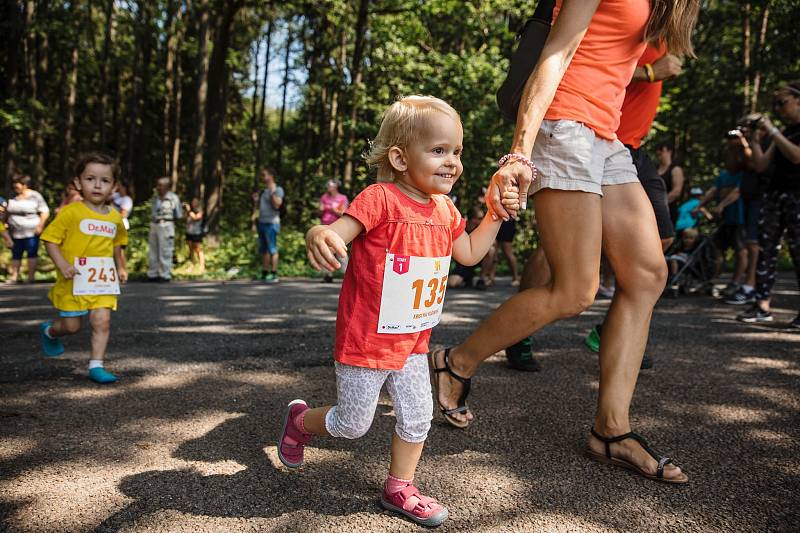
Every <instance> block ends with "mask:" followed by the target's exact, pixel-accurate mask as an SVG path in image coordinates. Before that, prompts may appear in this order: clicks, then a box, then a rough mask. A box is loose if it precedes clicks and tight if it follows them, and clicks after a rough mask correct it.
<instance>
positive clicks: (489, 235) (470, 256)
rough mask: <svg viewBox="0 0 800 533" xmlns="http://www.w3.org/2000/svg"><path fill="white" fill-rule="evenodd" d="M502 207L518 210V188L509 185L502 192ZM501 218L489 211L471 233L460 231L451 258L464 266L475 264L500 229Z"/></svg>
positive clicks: (481, 257) (482, 256) (485, 252)
mask: <svg viewBox="0 0 800 533" xmlns="http://www.w3.org/2000/svg"><path fill="white" fill-rule="evenodd" d="M501 203H502V204H503V207H506V208H507V209H509V210H513V211H517V210H519V189H518V188H517V187H510V188H508V189H507V190H506V191H505V192H504V193H503V199H502V200H501ZM502 222H503V221H502V220H500V218H499V217H497V218H495V217H493V216H491V215H490V214H489V213H487V214H486V216H485V217H483V220H482V221H481V223H480V225H479V226H478V227H477V228H475V231H473V232H472V233H469V234H468V233H466V232H464V233H462V234H461V236H460V237H459V238H458V239H456V240H455V242H454V243H453V258H454V259H455V260H456V261H458V262H459V263H461V264H462V265H464V266H472V265H477V264H478V263H479V262H480V261H481V259H483V258H484V257H485V256H486V254H487V253H488V252H489V248H491V247H492V244H493V243H494V241H495V239H496V238H497V231H498V230H499V229H500V224H502Z"/></svg>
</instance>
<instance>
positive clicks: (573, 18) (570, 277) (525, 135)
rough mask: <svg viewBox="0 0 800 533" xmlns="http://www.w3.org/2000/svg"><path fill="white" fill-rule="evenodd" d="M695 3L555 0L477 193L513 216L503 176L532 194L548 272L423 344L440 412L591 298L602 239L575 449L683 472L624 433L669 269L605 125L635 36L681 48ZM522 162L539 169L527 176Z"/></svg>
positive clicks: (673, 475)
mask: <svg viewBox="0 0 800 533" xmlns="http://www.w3.org/2000/svg"><path fill="white" fill-rule="evenodd" d="M698 10H699V0H602V1H601V0H559V1H557V2H556V7H555V10H554V16H553V19H554V22H553V26H552V29H551V31H550V35H549V37H548V39H547V43H546V44H545V46H544V49H543V51H542V54H541V57H540V59H539V63H538V64H537V65H536V68H535V69H534V71H533V73H532V74H531V76H530V78H529V79H528V82H527V84H526V86H525V90H524V92H523V95H522V101H521V103H520V107H519V113H518V114H517V123H516V128H515V131H514V140H513V143H512V148H511V151H510V154H509V156H508V157H504V158H503V162H502V163H501V168H500V169H499V170H498V171H497V173H496V174H495V175H494V176H493V177H492V182H491V187H490V188H489V192H488V193H487V204H488V205H489V206H491V208H492V210H493V212H494V214H495V215H496V216H500V217H502V218H504V219H507V218H508V217H513V216H516V215H517V213H516V212H510V211H508V210H505V209H503V207H502V206H501V205H500V198H501V196H502V195H501V192H502V191H503V190H504V187H505V186H507V185H510V184H516V185H519V188H520V199H521V200H522V201H523V202H524V199H525V198H526V197H527V193H531V194H534V202H535V206H536V215H537V222H538V226H539V232H540V237H541V245H542V246H543V247H544V250H545V254H546V256H547V258H548V260H549V262H550V266H551V269H552V273H553V277H552V279H553V281H552V283H550V284H549V285H546V286H544V287H537V288H533V289H529V290H526V291H522V292H520V293H519V294H517V295H515V296H513V297H512V298H510V299H509V300H508V301H507V302H505V303H504V304H503V305H502V306H500V307H499V308H498V309H497V311H495V312H494V313H493V314H492V315H491V316H489V317H488V318H487V319H486V320H485V321H484V322H483V323H482V324H481V325H480V326H479V327H478V328H477V329H476V330H475V331H474V332H473V333H472V334H471V335H470V336H469V337H468V338H467V339H466V341H464V342H463V343H462V344H460V345H458V346H455V347H452V348H449V349H448V350H442V351H436V352H433V353H432V354H431V359H432V365H433V367H434V368H435V369H436V370H438V371H437V372H436V373H435V378H434V385H435V389H436V399H437V401H438V402H439V406H440V409H441V410H442V412H443V413H444V415H445V417H446V418H447V420H448V422H450V423H451V424H453V425H455V426H457V427H464V426H466V425H468V424H469V423H470V422H471V421H472V420H473V418H474V417H473V415H472V413H471V412H470V411H469V409H468V407H467V406H466V396H467V393H468V392H469V381H468V380H469V378H470V377H471V376H472V375H474V374H475V372H476V371H477V368H478V366H479V365H480V364H481V362H482V361H483V360H485V359H486V358H488V357H489V356H491V355H492V354H494V353H496V352H498V351H499V350H502V349H503V348H505V347H506V346H509V345H511V344H513V343H515V342H517V341H519V340H520V339H523V338H525V337H527V336H529V335H531V334H533V333H534V332H536V331H538V330H539V329H541V328H542V327H544V326H545V325H547V324H549V323H551V322H554V321H556V320H559V319H562V318H567V317H571V316H574V315H577V314H579V313H581V312H582V311H584V310H585V309H586V308H587V307H589V306H590V305H591V304H592V302H593V301H594V297H595V294H596V291H597V287H598V283H599V275H598V274H599V268H600V253H601V244H602V251H603V253H604V254H605V255H606V257H607V258H608V260H609V261H610V262H611V266H612V267H613V269H614V272H615V274H616V276H617V290H616V294H615V296H614V300H613V302H612V305H611V308H610V311H609V313H608V317H607V319H606V321H605V323H604V326H603V342H602V343H601V351H600V389H599V394H598V406H597V411H596V414H595V417H594V423H593V427H592V431H591V434H590V436H589V438H588V443H587V447H586V454H587V455H588V456H589V457H591V458H593V459H596V460H598V461H601V462H605V463H610V464H614V465H617V466H621V467H624V468H628V469H631V470H634V471H635V472H637V473H639V474H641V475H643V476H645V477H647V478H650V479H654V480H657V481H664V482H669V483H685V482H686V481H688V477H687V476H686V474H685V473H683V472H682V471H681V469H680V468H678V467H677V466H676V465H675V464H673V463H672V461H671V460H670V459H669V458H666V457H661V456H660V455H659V454H657V453H656V452H654V451H653V450H652V449H650V448H649V446H648V445H647V444H646V442H645V441H644V439H643V438H642V437H640V436H639V435H637V434H635V433H632V432H631V427H630V421H629V416H628V411H629V408H630V403H631V399H632V397H633V391H634V388H635V385H636V378H637V376H638V370H639V365H640V362H641V359H642V356H643V353H644V348H645V344H646V342H647V334H648V330H649V325H650V316H651V314H652V311H653V307H654V305H655V303H656V301H657V300H658V298H659V296H660V294H661V292H662V290H663V288H664V285H665V283H666V277H667V271H666V264H665V262H664V261H663V255H662V253H661V242H660V239H659V235H658V230H657V227H656V221H655V217H654V215H653V209H652V207H651V205H650V203H649V201H648V199H647V196H646V194H645V192H644V190H643V189H642V187H641V184H640V183H639V181H638V179H637V177H636V171H635V169H634V168H633V165H632V162H631V159H630V155H629V153H628V151H627V149H626V148H625V147H624V146H623V145H622V143H620V142H619V140H617V139H616V135H615V133H614V132H615V131H616V130H617V126H618V125H619V116H620V108H621V106H622V101H623V99H624V96H625V86H626V85H627V84H628V82H629V81H630V79H631V76H632V74H633V72H634V69H635V68H636V62H637V60H638V58H639V56H640V55H641V54H642V52H643V51H644V49H645V46H646V44H647V43H648V42H649V43H654V44H655V43H659V42H663V43H664V44H666V46H667V48H668V49H669V50H670V51H671V52H672V53H675V54H679V55H680V54H689V55H691V54H692V48H691V42H690V36H691V32H692V29H693V28H694V24H695V22H696V20H697V14H698ZM528 158H530V159H528ZM531 160H532V161H533V164H535V165H536V166H537V167H538V176H537V177H536V179H535V180H533V182H532V178H533V170H532V168H531V166H532V165H531V164H530V163H531ZM522 208H523V209H524V208H525V204H524V203H522Z"/></svg>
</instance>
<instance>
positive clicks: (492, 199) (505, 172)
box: [486, 161, 533, 220]
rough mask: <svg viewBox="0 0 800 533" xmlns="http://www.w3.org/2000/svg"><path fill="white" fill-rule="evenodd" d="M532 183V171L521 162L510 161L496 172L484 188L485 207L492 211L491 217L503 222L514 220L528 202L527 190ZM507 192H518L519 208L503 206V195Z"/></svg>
mask: <svg viewBox="0 0 800 533" xmlns="http://www.w3.org/2000/svg"><path fill="white" fill-rule="evenodd" d="M532 181H533V171H532V170H531V168H530V167H529V166H528V165H526V164H525V163H523V162H521V161H511V162H509V163H507V164H505V165H503V166H502V167H500V169H498V170H497V172H495V173H494V175H493V176H492V179H491V181H490V182H489V186H488V187H487V188H486V205H487V206H489V208H490V210H491V211H492V216H493V217H494V216H498V217H500V218H502V219H503V220H508V219H509V218H512V217H513V218H516V217H517V214H518V213H519V210H520V209H525V208H526V207H527V202H528V188H530V186H531V182H532ZM508 191H515V192H516V191H518V197H519V207H518V208H517V209H513V208H512V207H511V206H509V207H508V208H506V206H504V205H503V202H502V200H503V197H504V196H503V194H504V192H508Z"/></svg>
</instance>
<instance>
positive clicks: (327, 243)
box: [306, 215, 364, 272]
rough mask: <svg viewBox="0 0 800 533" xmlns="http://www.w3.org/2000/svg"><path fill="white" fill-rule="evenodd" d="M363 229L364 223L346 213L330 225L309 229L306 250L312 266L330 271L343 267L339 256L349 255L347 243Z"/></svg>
mask: <svg viewBox="0 0 800 533" xmlns="http://www.w3.org/2000/svg"><path fill="white" fill-rule="evenodd" d="M362 231H364V226H363V224H361V222H359V221H358V220H357V219H355V218H354V217H351V216H350V215H344V216H343V217H342V218H340V219H339V220H337V221H336V222H334V223H333V224H331V225H329V226H324V225H322V224H320V225H317V226H314V227H313V228H311V229H310V230H308V233H306V250H307V252H308V260H309V261H310V262H311V266H313V267H314V268H316V269H317V270H328V271H330V272H333V271H334V270H336V269H337V268H341V266H342V265H341V263H339V260H338V259H337V258H338V257H345V256H346V255H347V245H348V244H349V243H350V242H351V241H352V240H353V239H355V238H356V237H357V236H358V234H359V233H361V232H362Z"/></svg>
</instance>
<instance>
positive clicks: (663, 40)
mask: <svg viewBox="0 0 800 533" xmlns="http://www.w3.org/2000/svg"><path fill="white" fill-rule="evenodd" d="M699 11H700V0H651V2H650V18H649V20H648V21H647V28H646V29H645V31H644V40H645V41H647V42H648V44H651V45H654V46H659V45H660V44H664V45H666V47H667V50H668V51H669V53H670V54H675V55H677V56H682V55H687V56H689V57H695V55H694V49H693V48H692V31H693V30H694V25H695V24H696V23H697V15H698V13H699Z"/></svg>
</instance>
